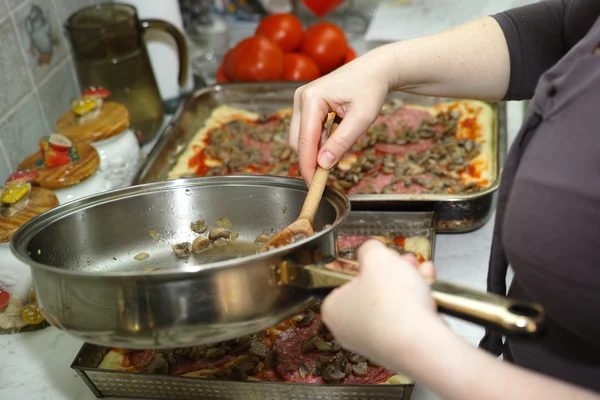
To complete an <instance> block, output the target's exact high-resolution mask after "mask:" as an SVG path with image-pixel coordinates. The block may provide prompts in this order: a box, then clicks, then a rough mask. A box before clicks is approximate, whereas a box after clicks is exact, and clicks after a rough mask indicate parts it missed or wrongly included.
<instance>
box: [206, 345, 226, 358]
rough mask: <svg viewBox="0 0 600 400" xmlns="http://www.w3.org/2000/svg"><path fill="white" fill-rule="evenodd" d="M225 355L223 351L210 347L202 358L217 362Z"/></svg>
mask: <svg viewBox="0 0 600 400" xmlns="http://www.w3.org/2000/svg"><path fill="white" fill-rule="evenodd" d="M224 355H225V350H224V349H221V348H219V347H210V348H208V349H206V352H205V353H204V358H206V359H207V360H217V359H219V358H221V357H223V356H224Z"/></svg>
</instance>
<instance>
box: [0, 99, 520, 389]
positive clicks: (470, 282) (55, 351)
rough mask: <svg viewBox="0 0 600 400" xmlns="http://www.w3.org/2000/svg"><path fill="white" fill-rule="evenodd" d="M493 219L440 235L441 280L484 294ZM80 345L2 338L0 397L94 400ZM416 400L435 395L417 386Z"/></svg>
mask: <svg viewBox="0 0 600 400" xmlns="http://www.w3.org/2000/svg"><path fill="white" fill-rule="evenodd" d="M522 115H523V105H522V103H520V102H513V103H509V107H508V120H509V121H510V122H509V142H511V143H512V139H513V138H514V136H515V134H516V132H517V130H518V128H519V125H520V121H521V120H522ZM492 228H493V217H492V219H491V220H490V221H489V222H488V223H487V224H486V225H485V226H483V227H482V228H480V229H478V230H476V231H474V232H471V233H466V234H456V235H448V234H446V235H438V236H437V240H436V246H435V264H436V266H437V269H438V276H439V278H440V279H445V280H449V281H453V282H457V283H461V284H464V285H467V286H470V287H473V288H476V289H479V290H485V282H486V272H487V263H488V257H489V252H490V244H491V237H492ZM446 319H447V320H448V322H449V323H450V326H451V327H452V329H453V330H454V331H455V332H456V333H457V334H458V335H460V336H461V337H463V338H464V339H465V340H467V341H468V342H469V343H472V344H473V345H477V343H478V342H479V339H480V338H481V336H482V334H483V330H482V329H481V328H479V327H476V326H474V325H472V324H469V323H466V322H462V321H458V320H456V319H453V318H446ZM82 344H83V342H82V341H81V340H79V339H76V338H73V337H71V336H69V335H68V334H66V333H64V332H61V331H60V330H58V329H56V328H54V327H49V328H46V329H44V330H42V331H38V332H31V333H23V334H16V335H0V399H19V400H20V399H31V400H92V399H95V398H96V397H95V396H94V395H93V394H92V392H91V391H90V390H89V388H88V387H87V386H86V385H85V384H84V383H83V381H82V380H81V378H79V376H78V375H77V373H76V372H75V371H73V370H72V369H71V368H70V367H69V366H70V365H71V362H72V361H73V359H74V358H75V356H76V354H77V352H78V351H79V349H80V348H81V346H82ZM412 398H413V399H414V400H435V399H438V397H437V396H436V395H435V394H434V393H432V392H431V391H429V390H428V389H427V388H425V387H423V386H420V385H418V384H417V386H416V390H415V392H414V394H413V396H412Z"/></svg>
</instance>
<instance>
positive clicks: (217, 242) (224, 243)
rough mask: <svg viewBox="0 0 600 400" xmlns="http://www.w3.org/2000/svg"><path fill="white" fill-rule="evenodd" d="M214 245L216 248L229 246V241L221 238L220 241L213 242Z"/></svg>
mask: <svg viewBox="0 0 600 400" xmlns="http://www.w3.org/2000/svg"><path fill="white" fill-rule="evenodd" d="M213 244H214V245H215V247H219V246H227V245H228V244H229V240H227V239H225V238H219V239H217V240H215V241H214V242H213Z"/></svg>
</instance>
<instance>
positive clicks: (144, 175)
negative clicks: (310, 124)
mask: <svg viewBox="0 0 600 400" xmlns="http://www.w3.org/2000/svg"><path fill="white" fill-rule="evenodd" d="M298 86H299V84H298V83H294V82H282V83H279V82H276V83H235V84H225V85H217V86H212V87H209V88H205V89H201V90H199V91H197V92H195V93H194V94H192V95H191V96H190V97H189V98H188V99H187V100H186V101H185V102H183V103H182V104H181V105H180V106H179V108H178V110H177V112H176V113H175V114H174V116H173V118H172V120H171V121H170V123H169V124H168V125H167V126H166V127H165V128H164V130H163V132H162V133H161V138H160V140H159V141H158V143H157V144H156V146H155V147H154V149H153V150H152V152H151V153H150V154H149V155H148V157H147V159H146V161H145V162H144V164H143V165H142V167H141V168H140V170H139V172H138V174H137V176H136V177H135V179H134V184H140V183H148V182H156V181H161V180H166V179H167V177H168V174H169V171H170V170H171V168H172V167H173V166H174V165H175V163H176V162H177V160H178V158H179V156H180V155H181V153H182V152H183V151H184V150H185V148H186V146H187V144H188V143H189V142H190V141H191V140H192V138H193V136H194V134H195V133H196V132H197V131H198V130H199V129H200V128H202V127H203V126H204V122H205V120H206V119H207V118H208V117H209V116H210V114H211V113H212V111H213V110H214V109H215V108H217V107H218V106H220V105H222V104H227V105H230V106H233V107H239V108H243V109H246V110H250V111H254V112H259V113H265V112H274V111H277V110H279V109H282V108H288V107H291V106H292V101H293V97H294V91H295V90H296V88H297V87H298ZM389 98H390V99H392V98H400V99H402V100H403V101H404V102H405V103H406V104H418V105H424V106H431V105H434V104H437V103H440V102H444V101H449V100H451V99H447V98H441V97H429V96H419V95H412V94H407V93H392V94H390V95H389ZM490 105H491V106H492V108H493V110H494V114H495V118H494V127H493V135H492V152H493V155H494V158H493V160H492V169H493V181H492V182H491V184H490V186H489V187H488V188H487V189H485V190H482V191H480V192H477V193H473V194H458V195H448V194H354V195H349V196H348V198H349V199H350V202H351V203H352V209H353V210H375V211H382V210H394V211H434V212H435V214H436V219H437V230H438V232H457V233H458V232H469V231H472V230H475V229H477V228H480V227H481V226H483V225H484V224H485V223H486V222H487V220H488V219H489V217H490V215H491V211H492V200H493V196H494V193H495V192H496V190H497V189H498V186H499V184H500V172H501V170H502V166H503V162H504V158H505V155H506V146H507V143H506V138H507V134H506V104H505V103H490Z"/></svg>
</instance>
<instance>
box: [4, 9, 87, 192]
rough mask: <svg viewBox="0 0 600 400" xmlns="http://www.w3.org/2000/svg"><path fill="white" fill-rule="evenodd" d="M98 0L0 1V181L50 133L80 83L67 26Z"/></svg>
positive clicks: (74, 95) (67, 106)
mask: <svg viewBox="0 0 600 400" xmlns="http://www.w3.org/2000/svg"><path fill="white" fill-rule="evenodd" d="M94 3H95V1H94V0H0V182H4V180H5V179H6V177H7V176H8V174H9V173H10V171H12V170H13V169H15V168H16V166H17V164H18V163H19V162H20V161H21V160H22V159H23V158H25V157H26V156H27V155H29V154H31V153H33V152H34V151H36V149H37V142H38V139H39V138H40V137H42V136H44V135H47V134H49V133H51V131H52V129H53V127H54V124H55V122H56V120H57V118H58V117H59V116H60V115H61V114H62V113H63V112H64V111H66V110H67V109H68V108H69V101H70V99H72V98H74V97H76V96H77V93H78V92H79V87H78V83H77V77H76V75H75V71H74V68H73V61H72V59H71V54H70V49H69V43H68V42H67V38H66V37H65V34H64V29H63V24H64V22H65V21H66V19H67V18H68V17H69V15H71V13H73V12H74V11H75V10H77V9H79V8H81V7H83V6H88V5H92V4H94Z"/></svg>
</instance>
